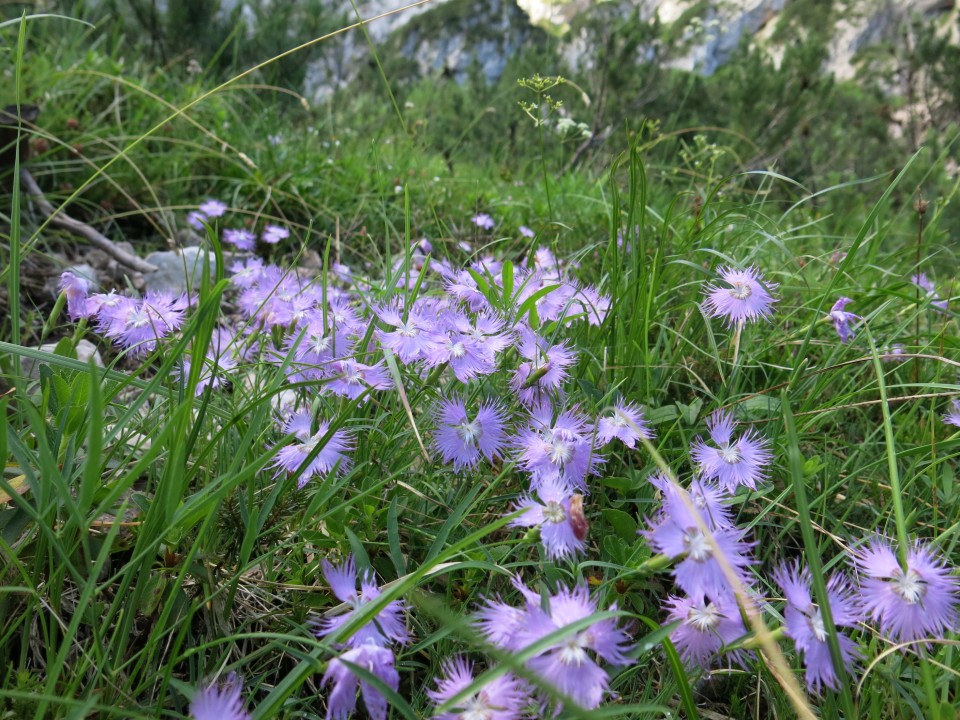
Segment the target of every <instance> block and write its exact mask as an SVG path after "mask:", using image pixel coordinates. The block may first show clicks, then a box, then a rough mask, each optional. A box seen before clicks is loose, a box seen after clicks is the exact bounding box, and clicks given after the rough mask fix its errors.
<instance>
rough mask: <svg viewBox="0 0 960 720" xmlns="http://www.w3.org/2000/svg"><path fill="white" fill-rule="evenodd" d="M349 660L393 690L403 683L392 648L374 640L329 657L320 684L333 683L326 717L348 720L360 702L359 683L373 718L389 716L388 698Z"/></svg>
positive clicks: (381, 718)
mask: <svg viewBox="0 0 960 720" xmlns="http://www.w3.org/2000/svg"><path fill="white" fill-rule="evenodd" d="M348 663H349V664H350V665H357V666H359V667H362V668H363V669H364V670H366V671H368V672H370V673H372V674H373V675H375V676H377V677H378V678H380V680H382V681H383V684H384V685H386V686H387V687H389V688H390V689H391V690H394V691H396V689H397V688H398V687H399V686H400V674H399V673H398V672H397V670H396V668H395V667H394V658H393V652H392V651H391V650H388V649H387V648H384V647H380V646H378V645H373V644H371V643H366V644H364V645H360V646H359V647H355V648H351V649H350V650H347V651H346V652H344V653H343V654H342V655H340V657H336V658H333V659H332V660H331V661H330V663H329V665H327V671H326V672H325V673H324V675H323V680H322V681H321V683H320V684H321V686H326V685H328V684H330V683H332V684H333V688H332V689H331V690H330V697H329V698H328V699H327V720H346V718H348V717H349V716H350V714H351V713H353V711H354V710H355V709H356V706H357V684H358V683H359V684H360V692H361V693H362V694H363V703H364V705H366V707H367V714H368V715H369V716H370V717H371V718H372V719H373V720H386V718H387V700H386V698H385V697H383V695H382V694H381V692H380V691H379V690H377V688H375V687H374V686H373V685H371V684H370V683H368V682H366V681H365V680H360V679H359V678H357V676H356V675H354V674H353V671H352V670H351V669H350V667H349V665H348Z"/></svg>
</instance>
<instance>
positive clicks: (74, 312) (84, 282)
mask: <svg viewBox="0 0 960 720" xmlns="http://www.w3.org/2000/svg"><path fill="white" fill-rule="evenodd" d="M57 288H58V289H59V290H60V292H62V293H63V294H64V295H66V296H67V313H68V314H69V315H70V319H71V320H73V321H77V320H79V319H80V318H88V317H90V316H91V315H93V314H94V312H95V309H94V308H91V307H90V305H89V303H88V302H87V295H89V293H90V280H89V279H87V278H85V277H83V276H82V275H75V274H74V273H72V272H70V271H69V270H68V271H66V272H64V273H62V274H61V275H60V282H59V283H58V285H57Z"/></svg>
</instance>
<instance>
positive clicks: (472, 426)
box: [457, 420, 480, 445]
mask: <svg viewBox="0 0 960 720" xmlns="http://www.w3.org/2000/svg"><path fill="white" fill-rule="evenodd" d="M457 436H458V437H459V438H460V439H461V440H463V441H464V442H465V443H466V444H467V445H476V444H477V438H479V437H480V427H479V426H478V425H477V421H476V420H474V421H473V422H470V421H469V420H464V421H463V422H462V423H460V424H459V425H457Z"/></svg>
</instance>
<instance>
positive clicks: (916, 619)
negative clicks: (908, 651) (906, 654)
mask: <svg viewBox="0 0 960 720" xmlns="http://www.w3.org/2000/svg"><path fill="white" fill-rule="evenodd" d="M854 561H855V562H856V565H857V569H858V570H859V572H860V574H861V575H863V576H865V577H864V578H863V580H861V582H860V605H861V607H862V608H863V610H864V611H865V612H866V613H867V614H868V615H869V616H870V618H871V619H872V620H873V621H874V622H876V623H878V624H879V626H880V631H881V632H882V633H883V634H884V635H887V636H888V637H890V638H892V639H893V640H895V641H896V642H909V641H911V640H923V639H925V638H931V639H934V638H942V637H943V636H944V634H945V633H946V631H947V630H950V629H952V628H954V627H955V626H956V621H957V604H958V602H960V594H958V587H957V578H956V577H955V576H954V575H953V574H952V568H950V567H948V566H947V565H945V564H944V562H943V560H942V559H941V558H940V557H939V555H938V554H937V553H936V551H935V550H933V549H932V548H930V547H929V546H927V545H925V544H924V543H921V542H919V541H917V542H915V543H914V544H913V546H912V547H910V548H909V549H908V550H907V563H906V568H903V567H901V566H900V561H899V559H898V558H897V554H896V553H895V552H894V550H893V547H892V546H891V544H890V542H889V541H887V540H885V539H883V538H879V537H877V538H874V539H872V540H870V541H869V542H868V543H867V544H866V545H865V546H864V547H862V548H860V549H859V550H858V552H857V553H856V555H855V556H854Z"/></svg>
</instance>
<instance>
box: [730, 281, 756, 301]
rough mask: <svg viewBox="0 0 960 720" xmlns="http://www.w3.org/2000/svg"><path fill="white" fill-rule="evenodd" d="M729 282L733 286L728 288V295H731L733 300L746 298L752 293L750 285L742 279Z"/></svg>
mask: <svg viewBox="0 0 960 720" xmlns="http://www.w3.org/2000/svg"><path fill="white" fill-rule="evenodd" d="M730 284H731V285H733V287H732V288H730V297H732V298H733V299H734V300H746V299H747V298H748V297H750V296H751V295H752V294H753V290H751V289H750V285H749V284H748V283H745V282H743V281H742V280H738V281H736V282H732V283H730Z"/></svg>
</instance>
